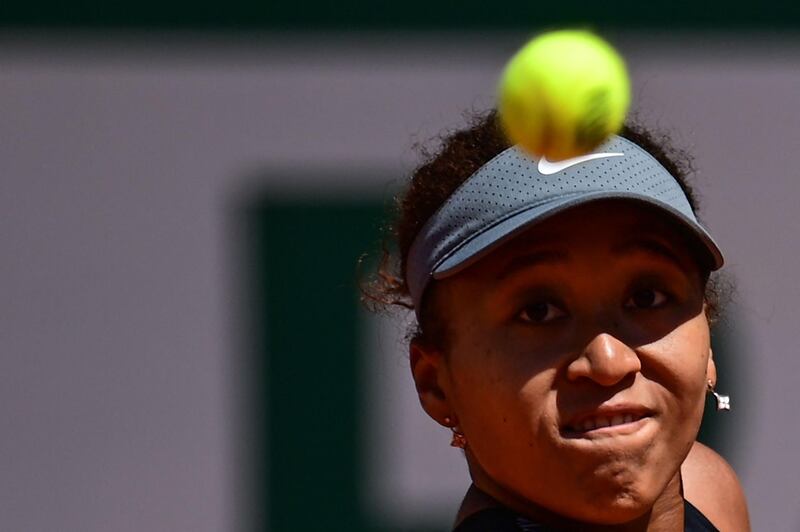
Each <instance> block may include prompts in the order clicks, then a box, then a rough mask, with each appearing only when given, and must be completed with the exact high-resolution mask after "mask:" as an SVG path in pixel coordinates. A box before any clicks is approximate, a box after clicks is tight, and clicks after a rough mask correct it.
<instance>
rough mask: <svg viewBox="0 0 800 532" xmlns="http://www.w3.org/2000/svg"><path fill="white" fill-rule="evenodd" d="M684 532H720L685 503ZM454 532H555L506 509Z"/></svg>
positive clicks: (483, 513)
mask: <svg viewBox="0 0 800 532" xmlns="http://www.w3.org/2000/svg"><path fill="white" fill-rule="evenodd" d="M683 515H684V518H683V523H684V524H683V530H684V532H719V530H718V529H717V527H715V526H714V525H712V524H711V521H709V520H708V519H707V518H706V516H704V515H703V514H702V513H700V510H698V509H697V508H695V507H694V506H692V503H690V502H689V501H687V500H686V499H684V501H683ZM453 532H555V531H554V529H552V528H549V527H547V526H545V525H540V524H536V523H534V522H532V521H530V520H529V519H527V518H525V517H522V516H521V515H518V514H515V513H513V512H512V511H510V510H507V509H506V508H488V509H486V510H481V511H480V512H476V513H474V514H472V515H470V516H469V517H467V518H466V519H464V520H463V521H462V522H461V524H460V525H458V527H456V528H455V529H454V530H453Z"/></svg>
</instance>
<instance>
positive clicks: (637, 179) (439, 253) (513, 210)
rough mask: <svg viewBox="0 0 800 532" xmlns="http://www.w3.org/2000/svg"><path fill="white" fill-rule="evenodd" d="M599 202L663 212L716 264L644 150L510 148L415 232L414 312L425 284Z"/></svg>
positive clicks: (712, 247) (674, 186)
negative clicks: (537, 154)
mask: <svg viewBox="0 0 800 532" xmlns="http://www.w3.org/2000/svg"><path fill="white" fill-rule="evenodd" d="M602 199H631V200H635V201H639V202H643V203H646V204H648V205H652V206H654V207H658V208H659V209H660V210H662V211H664V212H665V213H668V214H671V215H672V217H673V218H674V219H675V220H677V221H678V222H680V223H682V224H683V225H684V226H685V227H686V228H688V229H689V230H690V233H691V234H693V235H695V236H696V237H697V239H698V241H699V243H700V244H701V249H704V250H705V251H707V252H708V261H709V264H710V265H711V267H712V269H714V270H716V269H719V268H720V267H722V264H723V258H722V252H721V251H720V250H719V247H718V246H717V244H716V243H715V242H714V240H713V239H712V238H711V236H710V235H709V234H708V232H707V231H706V230H705V229H704V228H703V227H702V226H701V225H700V223H699V222H698V221H697V218H695V215H694V213H693V212H692V208H691V206H690V205H689V201H688V200H687V199H686V195H685V194H684V193H683V190H682V189H681V187H680V185H679V184H678V182H677V181H676V180H675V178H674V177H673V176H672V175H671V174H670V173H669V172H668V171H667V170H666V169H665V168H664V167H663V166H661V164H660V163H659V162H658V161H657V160H656V159H655V158H654V157H653V156H652V155H650V154H649V153H648V152H646V151H645V150H643V149H642V148H640V147H639V146H637V145H636V144H634V143H633V142H631V141H629V140H627V139H625V138H622V137H618V136H614V137H612V138H611V139H609V140H608V141H607V142H606V143H604V144H603V145H601V146H600V147H599V148H598V149H597V150H596V151H595V152H594V153H591V154H588V155H585V156H581V157H576V158H574V159H567V160H564V161H557V162H550V161H547V160H545V159H539V160H536V159H533V158H532V157H530V156H528V155H527V154H525V153H524V152H522V151H521V150H520V149H518V148H516V147H512V148H509V149H507V150H506V151H504V152H502V153H500V154H499V155H497V156H496V157H495V158H494V159H492V160H491V161H489V162H488V163H486V164H485V165H484V166H482V167H481V168H480V169H478V171H477V172H475V173H474V174H473V175H472V176H470V177H469V178H468V179H467V180H466V181H465V182H464V183H463V184H462V185H461V186H460V187H459V188H458V189H456V191H455V192H453V194H452V195H451V196H450V197H449V198H448V199H447V201H445V202H444V204H443V205H442V206H441V207H440V208H439V210H438V211H436V213H435V214H434V215H433V216H431V218H430V219H429V220H428V221H427V222H426V223H425V225H424V226H423V227H422V229H421V230H420V232H419V234H418V235H417V237H416V239H415V240H414V243H413V244H412V246H411V249H410V251H409V254H408V262H407V264H406V278H407V281H408V286H409V290H410V292H411V298H412V300H413V302H414V306H415V308H417V309H418V308H419V304H420V302H421V300H422V295H423V294H424V292H425V288H426V287H427V285H428V283H429V282H430V280H431V279H443V278H445V277H448V276H450V275H454V274H455V273H458V272H459V271H461V270H463V269H464V268H466V267H467V266H469V265H471V264H473V263H475V262H476V261H477V260H479V259H480V258H481V257H483V256H485V255H486V254H488V253H489V252H491V251H492V250H494V249H495V248H497V247H498V246H499V245H500V244H502V243H504V242H506V241H508V240H509V239H511V238H512V237H514V236H515V235H517V234H519V233H520V232H522V231H524V230H525V229H528V228H529V227H531V226H532V225H533V224H535V223H537V222H540V221H541V220H543V219H545V218H546V217H548V216H551V215H553V214H556V213H558V212H561V211H563V210H565V209H568V208H570V207H574V206H576V205H583V204H585V203H588V202H591V201H597V200H602Z"/></svg>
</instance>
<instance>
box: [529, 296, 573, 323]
mask: <svg viewBox="0 0 800 532" xmlns="http://www.w3.org/2000/svg"><path fill="white" fill-rule="evenodd" d="M566 315H567V314H566V312H564V311H563V310H561V309H560V308H558V307H557V306H555V305H554V304H552V303H549V302H547V301H540V302H538V303H532V304H530V305H527V306H526V307H525V308H523V309H522V310H521V311H520V313H519V318H520V319H522V320H523V321H527V322H530V323H546V322H548V321H551V320H554V319H557V318H561V317H563V316H566Z"/></svg>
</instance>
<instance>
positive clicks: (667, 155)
mask: <svg viewBox="0 0 800 532" xmlns="http://www.w3.org/2000/svg"><path fill="white" fill-rule="evenodd" d="M620 135H621V136H623V137H625V138H627V139H628V140H631V141H633V142H634V143H636V144H638V145H639V146H641V147H642V148H644V149H645V150H646V151H648V152H649V153H650V154H652V155H653V157H655V158H656V160H658V162H659V163H661V165H662V166H664V168H666V169H667V170H668V171H669V173H670V174H672V175H673V176H674V177H675V179H676V180H677V181H678V184H679V185H680V187H681V188H682V189H683V191H684V193H685V194H686V197H687V199H688V200H689V204H690V206H691V207H692V211H693V212H695V214H697V211H698V201H697V196H696V194H695V192H694V190H693V189H692V187H691V185H690V183H689V181H688V176H689V175H690V174H691V173H692V172H693V171H694V167H693V164H692V158H691V157H690V156H689V154H688V153H687V152H686V151H684V150H681V149H678V148H676V147H674V146H673V144H672V142H671V140H670V138H669V136H668V135H667V134H665V133H655V132H653V131H650V130H648V129H646V128H645V127H643V126H641V125H640V124H637V123H636V122H635V121H629V122H628V123H626V124H625V126H624V127H623V129H622V131H621V133H620ZM437 140H438V142H437V143H436V144H435V146H436V148H435V149H430V148H428V147H426V146H424V145H423V146H419V147H418V150H419V152H420V154H421V157H422V163H421V164H420V165H419V166H418V167H417V168H416V169H415V170H414V171H413V173H412V175H411V180H410V183H409V185H408V187H407V189H406V190H405V191H404V192H403V193H402V194H400V195H399V196H398V197H397V198H395V205H394V213H393V214H394V216H393V220H394V221H393V223H392V224H391V225H390V226H389V227H388V228H387V230H386V232H387V234H386V241H385V243H384V248H383V255H382V257H381V259H380V261H379V263H378V267H377V271H376V272H374V274H373V275H372V277H371V278H368V279H367V280H366V281H365V282H363V283H362V285H361V290H362V301H364V303H365V304H367V306H368V307H369V308H370V309H371V310H374V311H381V310H388V309H389V308H392V307H395V306H399V307H403V308H406V309H414V304H413V303H412V301H411V297H410V295H409V290H408V285H407V283H406V258H407V257H408V252H409V249H410V248H411V244H412V243H413V242H414V239H415V238H416V236H417V233H418V232H419V231H420V229H421V228H422V226H423V225H424V224H425V222H426V221H427V220H428V219H429V218H430V217H431V216H432V215H433V214H434V213H435V212H436V210H437V209H439V207H440V206H441V205H442V204H443V203H444V202H445V201H446V200H447V198H449V197H450V195H451V194H452V193H453V192H454V191H455V190H456V188H458V187H459V186H460V185H461V184H462V183H463V182H464V181H465V180H466V179H467V178H468V177H469V176H471V175H472V174H473V173H474V172H475V171H476V170H478V169H479V168H480V167H481V166H483V165H484V164H486V163H487V162H489V160H491V159H492V158H493V157H495V156H496V155H497V154H499V153H500V152H502V151H504V150H506V149H507V148H509V147H510V145H511V144H510V142H509V140H508V139H507V138H506V136H505V134H504V133H503V130H502V128H501V126H500V122H499V120H498V116H497V111H496V110H495V109H491V110H489V111H486V112H483V113H478V114H472V115H468V125H467V126H466V127H464V128H462V129H459V130H456V131H453V132H450V133H447V134H445V135H442V136H441V137H439V138H438V139H437ZM718 286H719V283H718V282H717V280H716V277H715V276H712V277H711V278H710V279H709V282H707V283H706V294H705V298H706V312H707V314H708V316H709V319H710V320H711V321H713V320H714V319H715V318H716V317H717V315H718V311H719V300H720V297H719V289H718ZM434 287H435V283H432V284H431V285H430V288H429V289H428V290H427V291H426V295H425V297H424V298H423V301H422V302H421V304H420V306H421V308H420V309H417V311H418V312H417V314H418V316H419V320H418V321H419V322H418V324H417V326H416V328H415V329H414V330H413V331H411V337H413V338H416V339H419V340H425V341H427V342H431V343H435V344H440V343H441V342H442V341H443V339H444V336H445V330H444V325H443V323H442V320H440V319H438V318H437V316H436V313H435V312H433V311H432V310H431V307H433V306H434V305H433V304H431V301H432V299H433V297H432V296H431V292H433V291H434V289H433V288H434Z"/></svg>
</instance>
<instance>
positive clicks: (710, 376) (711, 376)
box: [706, 347, 717, 388]
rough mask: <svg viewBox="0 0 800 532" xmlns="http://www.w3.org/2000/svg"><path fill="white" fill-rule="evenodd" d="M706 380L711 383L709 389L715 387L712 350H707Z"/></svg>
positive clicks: (715, 371)
mask: <svg viewBox="0 0 800 532" xmlns="http://www.w3.org/2000/svg"><path fill="white" fill-rule="evenodd" d="M706 380H707V381H711V387H712V388H713V387H714V386H716V385H717V366H716V364H714V350H713V349H711V348H710V347H709V348H708V364H707V366H706Z"/></svg>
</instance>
